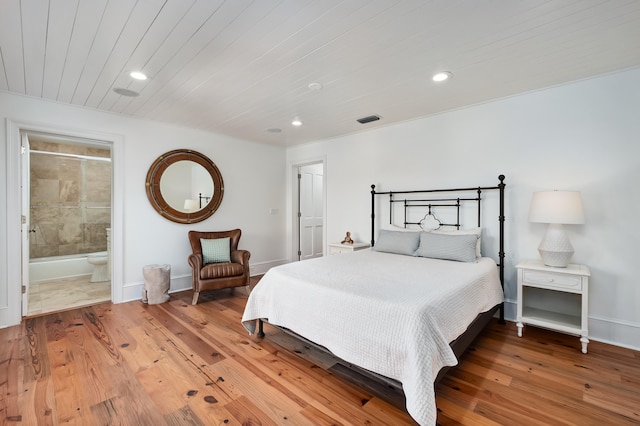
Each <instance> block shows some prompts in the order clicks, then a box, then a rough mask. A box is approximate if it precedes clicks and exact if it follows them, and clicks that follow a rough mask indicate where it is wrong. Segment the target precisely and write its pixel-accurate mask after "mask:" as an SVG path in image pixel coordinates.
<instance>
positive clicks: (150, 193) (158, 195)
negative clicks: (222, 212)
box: [145, 149, 224, 223]
mask: <svg viewBox="0 0 640 426" xmlns="http://www.w3.org/2000/svg"><path fill="white" fill-rule="evenodd" d="M178 161H193V162H194V163H197V164H199V165H201V166H202V167H204V168H205V169H206V170H207V172H209V175H210V176H211V179H212V180H213V194H212V197H211V200H209V203H208V204H207V205H206V206H204V207H203V208H201V209H200V210H198V211H195V212H192V213H187V212H181V211H179V210H176V209H174V208H173V207H171V206H170V205H169V204H168V203H167V201H166V200H165V199H164V197H163V196H162V192H161V191H160V179H161V178H162V174H163V173H164V171H165V170H167V168H168V167H169V166H171V165H172V164H174V163H177V162H178ZM145 186H146V189H147V198H148V199H149V202H150V203H151V205H152V206H153V208H154V209H155V210H156V211H157V212H158V213H160V215H161V216H163V217H165V218H167V219H169V220H170V221H172V222H177V223H197V222H202V221H203V220H205V219H207V218H208V217H210V216H211V215H213V214H214V213H215V212H216V210H218V207H220V203H222V197H223V196H224V182H223V181H222V174H221V173H220V170H218V167H217V166H216V165H215V163H214V162H213V161H211V159H209V157H207V156H206V155H203V154H201V153H199V152H197V151H192V150H190V149H176V150H173V151H169V152H167V153H165V154H162V155H161V156H160V157H158V158H157V159H156V161H154V162H153V164H152V165H151V167H149V172H147V180H146V182H145Z"/></svg>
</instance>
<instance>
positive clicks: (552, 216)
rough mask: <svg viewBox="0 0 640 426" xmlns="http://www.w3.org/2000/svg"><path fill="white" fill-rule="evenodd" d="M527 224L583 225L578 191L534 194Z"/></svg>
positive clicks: (580, 197) (582, 213) (580, 198)
mask: <svg viewBox="0 0 640 426" xmlns="http://www.w3.org/2000/svg"><path fill="white" fill-rule="evenodd" d="M529 222H539V223H560V224H566V225H579V224H582V223H584V209H583V207H582V196H581V195H580V192H578V191H541V192H534V193H533V197H532V198H531V205H530V207H529Z"/></svg>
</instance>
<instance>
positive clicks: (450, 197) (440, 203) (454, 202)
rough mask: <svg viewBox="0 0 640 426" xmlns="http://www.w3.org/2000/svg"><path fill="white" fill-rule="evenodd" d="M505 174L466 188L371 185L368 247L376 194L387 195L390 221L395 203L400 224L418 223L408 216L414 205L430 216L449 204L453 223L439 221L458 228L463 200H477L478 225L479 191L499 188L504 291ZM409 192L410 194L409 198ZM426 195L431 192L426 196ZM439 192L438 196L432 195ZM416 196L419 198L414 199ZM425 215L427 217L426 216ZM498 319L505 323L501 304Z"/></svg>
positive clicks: (500, 256) (373, 229)
mask: <svg viewBox="0 0 640 426" xmlns="http://www.w3.org/2000/svg"><path fill="white" fill-rule="evenodd" d="M504 179H505V177H504V175H500V176H498V180H499V183H498V185H497V186H478V187H468V188H452V189H426V190H410V191H385V192H376V189H375V188H376V186H375V185H371V246H372V247H373V246H374V245H375V240H374V235H375V217H376V216H375V211H376V196H377V195H387V196H388V197H389V199H388V202H389V223H390V224H393V212H394V208H393V207H394V204H397V203H401V204H402V206H403V211H404V218H403V221H402V223H403V226H404V227H406V226H407V225H420V222H412V221H410V215H409V214H408V212H409V211H410V210H412V209H414V208H416V207H418V208H422V209H428V210H427V215H432V210H434V209H436V208H442V207H449V208H454V209H455V210H456V215H455V216H456V219H455V223H439V224H440V225H441V226H451V227H456V228H457V229H459V228H460V226H461V224H460V209H461V206H462V205H463V203H468V202H475V203H477V216H478V226H480V224H481V211H482V203H481V202H480V201H481V200H482V193H483V192H484V191H496V190H497V191H499V200H500V213H499V215H498V223H499V229H500V230H499V238H498V239H499V250H498V269H499V274H500V284H501V285H502V290H503V291H504V220H505V217H504V188H505V186H506V185H505V183H504ZM456 193H466V194H470V193H475V194H477V195H474V196H472V197H469V196H468V195H466V196H461V197H456V196H455V194H456ZM408 194H412V195H411V196H410V197H408V196H407V195H408ZM420 194H425V197H421V196H420ZM426 194H434V195H433V196H432V195H426ZM435 194H438V195H435ZM398 195H404V198H403V197H400V198H396V197H397V196H398ZM416 197H418V198H416ZM425 217H426V216H425ZM500 322H504V306H502V307H501V309H500Z"/></svg>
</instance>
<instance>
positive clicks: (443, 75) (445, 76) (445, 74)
mask: <svg viewBox="0 0 640 426" xmlns="http://www.w3.org/2000/svg"><path fill="white" fill-rule="evenodd" d="M451 77H452V74H451V73H450V72H449V71H442V72H439V73H437V74H434V75H433V81H435V82H441V81H446V80H449V79H450V78H451Z"/></svg>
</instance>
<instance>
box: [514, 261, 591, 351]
mask: <svg viewBox="0 0 640 426" xmlns="http://www.w3.org/2000/svg"><path fill="white" fill-rule="evenodd" d="M516 268H517V270H518V310H517V322H516V325H517V327H518V337H522V329H523V327H524V324H530V325H535V326H538V327H544V328H549V329H552V330H556V331H560V332H563V333H568V334H574V335H577V336H580V342H581V343H582V353H585V354H586V353H587V344H588V343H589V326H588V306H589V277H590V276H591V272H590V271H589V268H587V267H586V266H584V265H575V264H569V265H568V266H567V267H566V268H554V267H551V266H546V265H545V264H544V263H542V261H539V260H527V261H524V262H521V263H519V264H518V265H517V266H516ZM527 288H538V289H543V290H550V294H551V295H553V293H554V292H564V293H573V294H576V295H578V297H580V307H581V309H580V314H579V315H575V314H568V313H564V312H555V311H552V310H546V309H539V308H534V307H532V306H528V305H527V301H526V297H525V292H526V291H525V290H526V289H527Z"/></svg>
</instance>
